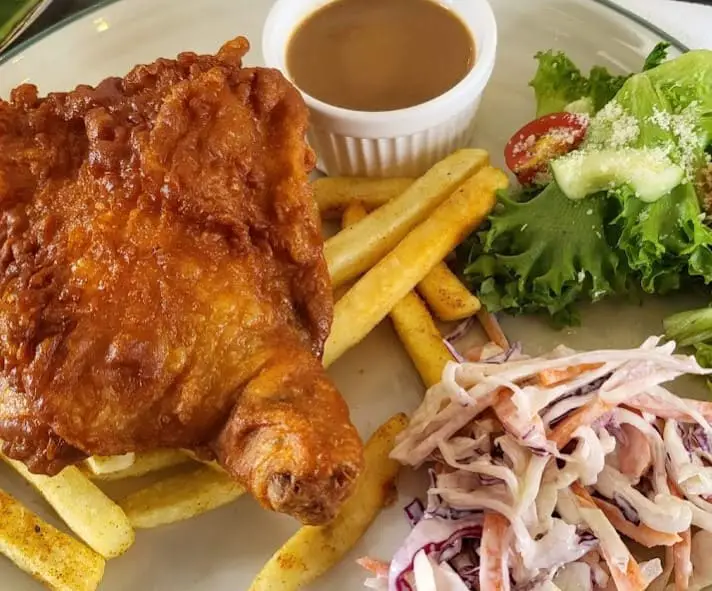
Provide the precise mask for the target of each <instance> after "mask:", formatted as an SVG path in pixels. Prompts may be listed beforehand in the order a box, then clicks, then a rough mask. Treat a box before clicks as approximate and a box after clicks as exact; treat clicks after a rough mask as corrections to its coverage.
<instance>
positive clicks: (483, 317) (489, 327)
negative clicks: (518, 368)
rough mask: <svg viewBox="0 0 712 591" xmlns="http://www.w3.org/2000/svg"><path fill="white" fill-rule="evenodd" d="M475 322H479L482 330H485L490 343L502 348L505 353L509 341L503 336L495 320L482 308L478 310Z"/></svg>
mask: <svg viewBox="0 0 712 591" xmlns="http://www.w3.org/2000/svg"><path fill="white" fill-rule="evenodd" d="M477 320H479V321H480V324H481V325H482V328H484V329H485V332H486V333H487V336H488V337H489V339H490V341H492V342H493V343H494V344H495V345H498V346H500V347H502V349H504V350H505V351H506V350H507V349H509V341H508V340H507V337H506V336H505V335H504V331H503V330H502V327H501V326H500V325H499V322H497V319H496V318H495V317H494V316H493V315H492V314H490V313H489V312H488V311H487V310H485V308H484V307H482V308H480V311H479V312H477Z"/></svg>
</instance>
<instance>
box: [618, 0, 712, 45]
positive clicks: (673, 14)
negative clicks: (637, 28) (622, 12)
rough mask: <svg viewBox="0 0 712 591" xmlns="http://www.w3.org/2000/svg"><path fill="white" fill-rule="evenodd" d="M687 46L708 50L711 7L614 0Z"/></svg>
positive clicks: (670, 0)
mask: <svg viewBox="0 0 712 591" xmlns="http://www.w3.org/2000/svg"><path fill="white" fill-rule="evenodd" d="M616 1H617V2H618V4H620V5H621V6H623V7H625V8H627V9H628V10H630V11H632V12H634V13H636V14H638V15H640V16H642V17H643V18H645V19H646V20H648V21H650V22H651V23H653V24H655V25H657V26H658V27H660V28H661V29H664V30H665V31H667V32H668V33H670V34H671V35H673V36H674V37H676V38H677V39H679V40H680V41H682V42H683V43H685V44H686V45H688V46H689V47H691V48H695V49H697V48H705V49H712V7H710V6H702V5H700V4H691V3H688V2H674V1H673V0H616Z"/></svg>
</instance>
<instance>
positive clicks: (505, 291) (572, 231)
mask: <svg viewBox="0 0 712 591" xmlns="http://www.w3.org/2000/svg"><path fill="white" fill-rule="evenodd" d="M612 205H615V203H613V202H611V201H610V200H608V199H607V198H606V197H605V196H602V197H601V198H600V199H596V200H590V201H588V200H583V201H572V200H571V199H568V198H567V197H566V196H565V195H564V194H563V193H562V192H561V190H560V189H559V188H558V185H557V184H556V183H551V184H550V185H549V186H547V187H546V188H545V189H544V190H543V191H542V192H541V193H540V194H539V195H537V196H536V197H534V198H533V199H530V200H528V201H522V202H518V201H515V200H513V199H510V198H508V197H504V196H501V197H500V203H499V205H498V208H497V210H496V211H495V212H494V214H493V215H492V216H491V217H490V228H489V230H487V231H486V232H485V233H484V235H483V237H482V240H477V239H475V240H474V241H473V242H472V243H471V249H472V251H471V252H470V253H469V257H470V260H471V261H472V262H471V264H469V265H468V266H467V267H466V268H465V271H464V273H465V277H466V278H467V280H468V281H469V282H470V283H471V284H474V285H477V286H478V287H479V289H478V295H479V297H480V298H481V299H482V301H483V303H484V304H485V305H486V306H487V309H488V310H492V311H496V310H503V309H504V310H507V311H510V312H513V313H528V312H534V311H540V310H546V311H547V312H548V313H549V314H551V315H552V316H554V317H555V318H556V319H557V320H558V321H559V322H562V323H570V322H571V321H572V320H575V316H572V310H571V304H573V303H574V302H576V301H578V300H581V299H588V300H593V301H595V300H599V299H601V298H603V297H605V296H608V295H611V294H613V293H618V292H621V291H623V290H624V288H625V283H626V269H625V264H624V263H623V262H622V259H621V257H620V255H619V254H618V253H617V252H616V251H615V250H614V249H613V248H612V247H611V246H610V245H611V244H615V242H616V236H615V235H610V233H611V232H614V231H615V228H614V227H613V226H611V225H610V221H611V220H612V219H613V218H614V217H615V209H614V208H612V207H611V206H612Z"/></svg>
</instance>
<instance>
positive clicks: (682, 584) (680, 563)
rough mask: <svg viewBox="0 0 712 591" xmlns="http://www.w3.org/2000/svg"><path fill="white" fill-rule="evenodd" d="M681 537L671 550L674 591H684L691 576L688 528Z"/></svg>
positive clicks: (690, 547)
mask: <svg viewBox="0 0 712 591" xmlns="http://www.w3.org/2000/svg"><path fill="white" fill-rule="evenodd" d="M681 536H682V541H680V542H678V543H677V544H675V545H674V546H673V548H672V556H673V569H674V572H675V591H685V589H687V587H688V585H689V582H690V577H691V576H692V561H691V555H692V532H691V531H690V529H689V528H688V529H686V530H685V531H684V532H682V533H681Z"/></svg>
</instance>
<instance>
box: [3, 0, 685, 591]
mask: <svg viewBox="0 0 712 591" xmlns="http://www.w3.org/2000/svg"><path fill="white" fill-rule="evenodd" d="M491 2H492V4H493V8H494V9H495V13H496V16H497V19H498V23H499V30H500V49H499V56H498V61H497V66H496V68H495V73H494V77H493V79H492V82H491V84H490V86H489V88H488V90H487V92H486V95H485V99H484V102H483V106H482V109H481V111H480V115H479V126H478V131H477V137H476V143H477V145H479V146H482V147H485V148H488V149H490V150H491V152H492V155H493V159H494V160H495V162H497V163H501V152H502V146H503V145H504V143H505V142H506V140H507V139H508V138H509V136H510V135H511V133H512V132H513V131H514V130H515V129H517V128H518V127H519V126H520V125H521V124H522V123H524V122H526V121H527V120H528V119H529V118H530V117H531V116H532V114H533V110H534V104H533V97H532V93H531V90H530V89H529V88H528V87H527V81H528V80H529V79H530V78H531V75H532V74H533V71H534V67H535V63H534V60H533V59H532V55H533V54H534V53H535V52H536V51H538V50H540V49H547V48H549V47H556V48H560V49H563V50H565V51H566V52H567V53H568V54H569V55H571V57H572V58H574V59H575V60H576V61H577V63H580V64H581V66H583V67H585V68H588V67H590V66H592V65H593V64H601V65H604V66H608V67H610V68H613V69H614V70H624V71H625V70H634V69H639V68H640V65H641V64H642V60H643V57H644V56H645V55H646V54H647V53H648V51H649V50H650V49H651V48H652V47H653V46H654V45H655V43H657V42H658V41H659V40H660V39H661V38H664V37H665V35H664V33H662V32H661V31H657V30H655V29H653V28H651V27H649V26H646V25H645V24H644V23H642V22H639V21H636V20H635V19H634V18H632V17H631V16H630V15H625V14H623V13H621V12H619V11H616V10H615V9H612V8H611V7H609V6H607V5H603V4H598V3H594V2H592V1H591V0H575V1H574V0H536V1H535V0H528V1H526V2H524V1H522V0H491ZM270 4H271V2H270V1H268V0H202V1H201V2H185V1H183V2H179V1H178V0H122V1H119V2H114V3H110V4H107V5H105V6H103V7H102V8H100V9H98V10H96V11H94V12H91V13H87V14H85V15H83V16H81V17H80V18H78V19H75V20H74V21H73V22H71V23H70V24H68V25H65V26H64V27H61V28H58V29H56V30H54V31H53V32H52V33H51V34H50V35H48V36H45V37H44V38H42V39H41V40H40V41H38V42H36V43H33V44H29V45H25V46H20V47H19V48H17V49H16V50H15V51H13V52H11V53H10V54H9V55H7V56H5V57H4V60H3V61H0V96H3V97H7V95H8V93H9V91H10V89H11V88H13V87H14V86H16V85H17V84H19V83H21V82H25V81H31V82H34V83H35V84H37V85H38V86H39V87H40V89H41V91H43V92H48V91H52V90H65V89H69V88H71V87H72V86H73V85H75V84H78V83H96V82H98V81H99V80H101V79H102V78H103V77H105V76H108V75H116V74H122V73H124V72H126V71H127V70H128V69H129V68H130V67H132V66H133V65H134V64H136V63H141V62H147V61H152V60H153V59H155V58H156V57H159V56H173V55H175V54H176V53H177V52H180V51H184V50H195V51H199V52H213V51H215V50H216V49H217V48H218V47H219V46H220V44H221V43H222V42H223V41H225V40H226V39H228V38H230V37H233V36H236V35H238V34H243V35H246V36H247V37H248V38H250V40H251V41H252V45H253V48H254V49H253V51H252V52H251V54H250V55H249V59H248V62H250V63H253V64H260V63H261V55H260V51H259V47H260V46H261V39H260V31H261V27H262V22H263V19H264V17H265V14H266V13H267V11H268V9H269V7H270ZM676 47H677V49H676V50H675V51H674V53H676V52H677V51H679V50H682V49H683V48H682V47H681V46H680V45H679V44H677V46H676ZM3 62H4V63H3ZM693 303H695V302H694V298H687V299H686V298H680V297H678V298H673V299H669V300H666V301H664V302H663V301H661V300H651V301H648V302H646V305H645V306H643V307H642V308H641V307H639V306H633V305H630V304H621V303H614V302H613V303H606V304H599V305H596V306H595V307H594V310H593V311H591V310H590V309H587V310H586V311H585V313H584V324H583V327H582V328H580V329H572V330H567V331H563V332H556V331H553V330H552V329H551V328H549V327H548V326H547V324H546V323H545V322H543V321H541V320H537V319H507V320H505V322H504V325H505V328H506V330H508V331H509V333H510V335H512V336H514V337H515V338H517V339H520V340H523V341H524V342H525V344H526V346H527V350H529V351H532V352H536V351H539V350H541V349H544V348H548V347H551V346H553V345H554V344H555V343H557V342H559V341H564V342H566V343H568V344H570V345H572V346H579V347H581V346H583V347H589V348H593V347H607V346H614V345H616V346H635V345H637V344H639V343H640V341H641V340H642V339H643V338H644V337H645V336H647V335H648V334H651V333H658V332H660V330H661V327H660V320H661V318H662V317H663V316H664V315H665V314H667V313H669V312H671V311H673V310H676V309H684V308H686V307H689V306H691V305H692V304H693ZM698 303H699V302H698ZM331 373H332V375H333V376H334V378H335V380H336V382H337V383H338V385H339V387H340V388H341V389H342V391H343V393H344V395H345V397H346V399H347V400H348V402H349V403H350V405H351V409H352V413H353V418H354V421H355V423H356V425H357V426H358V428H359V429H360V431H361V434H362V435H363V436H364V437H368V436H369V435H370V434H371V432H372V431H373V429H374V428H375V427H376V426H377V425H378V424H380V423H381V422H382V421H383V420H385V419H386V418H387V417H388V416H390V415H392V414H394V413H396V412H398V411H410V410H412V409H413V408H414V407H415V406H416V405H417V404H418V402H419V400H420V399H421V396H422V393H423V388H422V386H421V384H420V381H419V379H418V377H417V374H416V373H415V371H414V369H413V368H412V366H411V365H410V362H409V360H408V358H407V357H406V355H405V354H404V352H403V350H402V348H401V347H400V346H399V344H398V342H397V340H396V339H395V337H394V335H393V333H392V331H391V328H390V326H389V325H388V323H384V325H382V326H380V327H379V328H378V329H377V330H376V331H375V332H374V333H373V334H372V335H370V336H369V337H368V338H367V339H366V341H365V342H364V343H362V344H361V345H360V346H359V347H357V348H356V349H354V350H353V351H351V352H349V353H348V354H347V355H346V356H345V357H344V358H343V359H342V360H341V361H340V362H338V363H337V364H336V365H335V366H334V367H333V369H332V370H331ZM403 480H404V482H403V486H401V499H400V500H399V501H398V503H396V505H395V506H394V507H392V508H390V509H389V510H386V511H384V512H383V513H382V514H381V516H380V517H379V518H378V520H377V521H376V523H375V524H374V525H373V527H372V528H371V529H370V531H369V532H368V533H367V535H366V536H365V537H364V539H363V540H362V541H361V542H360V543H359V545H358V547H357V548H355V549H354V551H353V552H352V553H351V554H350V555H349V556H348V557H347V558H346V560H344V561H343V562H342V564H340V565H339V566H337V567H336V568H335V569H334V570H333V571H332V572H330V573H329V574H328V575H327V576H325V577H324V578H323V579H321V580H320V581H319V582H318V583H317V584H315V585H314V586H313V587H312V589H313V590H321V591H327V590H329V591H348V590H352V589H354V590H355V589H359V588H361V582H362V580H363V573H362V572H361V570H360V569H359V568H358V567H357V566H355V564H354V563H353V560H354V559H355V558H357V557H358V556H361V555H364V554H366V553H368V554H371V555H376V556H381V557H383V558H386V559H387V558H389V557H390V555H391V553H392V551H393V550H394V549H395V548H396V546H397V545H398V544H399V542H400V541H401V540H402V539H403V537H404V536H405V534H406V532H407V530H408V527H407V525H406V523H405V521H404V519H403V518H402V514H401V509H400V507H401V505H403V504H405V502H406V500H407V499H408V498H409V494H412V493H413V491H414V490H415V491H417V486H415V483H414V478H413V477H412V476H410V475H406V477H405V478H404V479H403ZM406 481H410V482H406ZM0 487H1V488H3V489H6V490H8V491H9V492H12V493H14V494H16V495H19V497H20V498H21V499H22V500H23V501H25V502H26V503H27V504H28V505H29V506H30V507H31V508H32V509H33V510H36V511H38V512H40V513H42V514H43V515H44V516H45V517H47V518H49V519H50V520H51V521H52V522H53V523H55V524H57V525H59V523H58V520H57V519H56V518H54V517H53V516H52V515H51V514H49V513H48V511H47V510H46V509H45V507H44V505H43V503H42V502H41V501H40V500H39V499H38V498H37V497H36V496H35V495H34V494H33V493H32V491H30V490H29V489H28V487H27V485H25V484H23V483H21V482H20V481H19V479H18V478H16V477H15V476H14V474H11V473H10V472H9V470H6V469H5V468H3V467H2V466H0ZM296 527H297V526H296V523H295V522H294V521H292V520H291V519H289V518H287V517H283V516H279V515H274V514H270V513H267V512H265V511H262V510H260V509H259V508H258V507H257V506H256V504H255V503H254V502H253V501H252V500H250V499H248V498H243V499H240V500H239V501H238V502H236V503H234V504H233V505H231V506H228V507H225V508H223V509H221V510H218V511H215V512H213V513H210V514H207V515H204V516H202V517H200V518H197V519H194V520H192V521H189V522H186V523H182V524H176V525H173V526H168V527H164V528H161V529H158V530H154V531H141V532H139V533H138V536H137V541H136V544H135V546H134V547H133V548H132V549H131V550H130V551H129V552H128V553H127V554H126V555H125V556H123V557H121V558H119V559H117V560H115V561H112V562H111V563H110V564H109V565H108V568H107V572H106V577H105V580H104V583H103V584H102V586H101V589H102V591H124V590H131V591H134V590H140V591H168V590H170V591H186V590H197V589H201V590H207V589H210V590H215V591H227V590H230V591H243V590H246V589H247V588H248V587H249V584H250V581H251V580H252V578H253V576H254V575H255V573H256V572H257V571H258V570H259V569H260V567H261V565H262V564H263V563H264V562H265V561H266V560H267V559H268V558H269V556H270V555H271V553H272V552H273V551H274V550H276V549H277V548H278V547H279V545H280V544H281V542H282V541H284V540H285V539H286V538H287V537H288V536H289V535H290V534H291V533H292V532H293V531H295V529H296ZM0 589H3V590H5V589H8V590H12V591H33V590H37V589H39V586H38V585H37V584H36V583H34V582H32V581H31V580H30V578H29V577H27V576H25V575H23V574H22V573H21V572H20V571H19V570H17V569H15V568H14V567H13V566H12V565H11V564H10V563H9V562H6V561H4V560H2V561H0ZM275 591H276V590H275Z"/></svg>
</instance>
